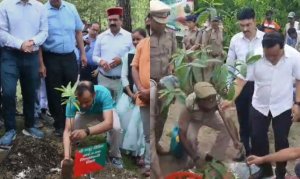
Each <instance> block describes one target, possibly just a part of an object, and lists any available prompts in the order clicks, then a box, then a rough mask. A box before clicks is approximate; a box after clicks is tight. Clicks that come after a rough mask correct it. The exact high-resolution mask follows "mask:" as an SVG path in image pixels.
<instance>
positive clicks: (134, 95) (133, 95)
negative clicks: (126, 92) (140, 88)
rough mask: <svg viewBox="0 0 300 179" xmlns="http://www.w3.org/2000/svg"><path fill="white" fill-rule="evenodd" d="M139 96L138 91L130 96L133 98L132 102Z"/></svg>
mask: <svg viewBox="0 0 300 179" xmlns="http://www.w3.org/2000/svg"><path fill="white" fill-rule="evenodd" d="M137 96H138V93H135V94H132V95H131V96H130V97H131V99H132V102H135V100H136V98H137Z"/></svg>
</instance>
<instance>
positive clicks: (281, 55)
mask: <svg viewBox="0 0 300 179" xmlns="http://www.w3.org/2000/svg"><path fill="white" fill-rule="evenodd" d="M262 46H263V49H258V50H257V52H256V54H260V55H262V58H261V59H260V60H259V61H257V62H255V63H254V64H252V65H249V66H248V67H247V76H246V79H244V78H243V77H242V76H240V77H238V78H237V79H236V84H237V85H236V95H235V98H234V99H236V97H238V96H239V95H240V93H241V91H242V89H243V87H244V86H245V84H246V81H249V80H250V81H254V83H255V88H254V94H253V98H252V107H251V110H250V119H251V127H252V131H251V132H252V135H251V139H252V140H251V142H252V154H253V155H257V156H264V155H267V154H268V153H269V141H268V129H269V125H270V122H271V121H272V127H273V131H274V138H275V151H279V150H281V149H284V148H288V147H289V142H288V135H289V131H290V127H291V124H292V110H291V109H292V108H293V115H294V116H295V117H296V118H298V116H299V111H300V110H299V104H300V81H299V80H300V60H299V59H300V53H299V52H298V51H296V50H295V49H293V48H292V47H290V46H288V45H286V46H284V37H283V36H282V35H281V34H280V33H278V32H274V33H268V34H266V35H264V38H263V41H262ZM294 78H295V79H296V103H295V104H294V106H293V79H294ZM232 103H233V101H224V102H223V103H222V104H221V106H222V108H223V109H225V108H227V107H228V106H230V105H231V104H232ZM285 166H286V162H277V163H276V170H275V173H276V178H278V179H283V178H284V176H285V173H286V169H285ZM261 169H262V171H263V172H262V174H263V176H262V177H268V176H272V175H273V171H272V166H271V164H270V163H266V164H262V165H261Z"/></svg>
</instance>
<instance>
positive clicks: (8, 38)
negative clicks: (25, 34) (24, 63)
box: [0, 2, 23, 49]
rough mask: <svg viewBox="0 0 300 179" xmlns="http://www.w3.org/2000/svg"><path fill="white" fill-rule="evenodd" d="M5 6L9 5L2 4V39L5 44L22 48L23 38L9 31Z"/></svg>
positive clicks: (0, 23)
mask: <svg viewBox="0 0 300 179" xmlns="http://www.w3.org/2000/svg"><path fill="white" fill-rule="evenodd" d="M2 3H4V2H2ZM5 8H7V7H6V5H4V4H2V5H1V6H0V41H1V43H2V44H3V45H4V46H8V47H13V48H17V49H21V46H22V43H23V40H21V39H19V38H16V37H14V36H12V35H11V34H10V33H9V21H8V17H7V13H6V10H5Z"/></svg>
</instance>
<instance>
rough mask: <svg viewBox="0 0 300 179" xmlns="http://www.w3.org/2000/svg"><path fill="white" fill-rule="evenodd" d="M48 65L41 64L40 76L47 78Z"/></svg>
mask: <svg viewBox="0 0 300 179" xmlns="http://www.w3.org/2000/svg"><path fill="white" fill-rule="evenodd" d="M46 72H47V71H46V67H45V65H44V64H42V65H40V68H39V74H40V77H41V78H45V77H46V74H47V73H46Z"/></svg>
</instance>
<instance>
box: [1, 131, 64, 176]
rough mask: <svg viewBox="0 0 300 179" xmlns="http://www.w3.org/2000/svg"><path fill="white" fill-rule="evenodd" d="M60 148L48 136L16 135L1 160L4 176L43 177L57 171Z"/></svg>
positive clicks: (60, 154) (60, 156)
mask: <svg viewBox="0 0 300 179" xmlns="http://www.w3.org/2000/svg"><path fill="white" fill-rule="evenodd" d="M61 159H62V148H61V146H60V145H58V144H57V143H56V142H54V141H53V140H51V139H49V138H45V139H42V140H39V139H34V138H32V137H27V136H23V135H18V136H17V138H16V139H15V141H14V144H13V147H12V148H11V150H10V151H9V153H8V155H7V157H6V158H5V159H4V160H3V161H2V162H1V165H0V173H1V174H0V176H1V175H3V176H2V177H4V178H13V177H17V178H18V177H19V178H30V179H33V178H45V177H48V176H51V175H53V174H55V173H57V172H58V171H59V170H58V168H59V164H60V161H61Z"/></svg>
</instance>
